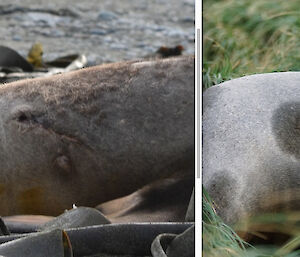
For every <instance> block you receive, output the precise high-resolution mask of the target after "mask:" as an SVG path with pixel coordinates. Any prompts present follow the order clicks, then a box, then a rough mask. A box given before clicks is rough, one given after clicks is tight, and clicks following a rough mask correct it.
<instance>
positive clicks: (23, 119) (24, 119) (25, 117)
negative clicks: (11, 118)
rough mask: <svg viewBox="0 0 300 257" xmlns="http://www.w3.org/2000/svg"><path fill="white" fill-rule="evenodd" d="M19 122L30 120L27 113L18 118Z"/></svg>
mask: <svg viewBox="0 0 300 257" xmlns="http://www.w3.org/2000/svg"><path fill="white" fill-rule="evenodd" d="M17 120H18V121H19V122H25V121H28V120H29V118H28V117H27V116H26V114H25V113H21V114H20V116H19V117H18V118H17Z"/></svg>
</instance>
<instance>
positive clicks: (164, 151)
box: [0, 57, 194, 216]
mask: <svg viewBox="0 0 300 257" xmlns="http://www.w3.org/2000/svg"><path fill="white" fill-rule="evenodd" d="M193 165H194V58H193V57H182V58H171V59H166V60H159V61H149V62H124V63H117V64H109V65H103V66H96V67H92V68H87V69H83V70H80V71H76V72H71V73H67V74H62V75H57V76H53V77H49V78H40V79H32V80H23V81H19V82H14V83H10V84H6V85H1V86H0V203H1V204H0V215H1V216H5V215H14V214H44V215H58V214H60V213H61V212H62V211H63V210H64V209H70V208H71V207H72V204H73V203H75V204H76V205H84V206H96V205H97V204H100V203H102V202H105V201H109V200H112V199H115V198H117V197H122V196H125V195H127V194H129V193H131V192H133V191H135V190H137V189H139V188H141V187H142V186H143V185H146V184H148V183H150V182H152V181H155V180H158V179H160V178H166V177H168V176H170V175H171V174H173V173H175V172H177V171H179V170H180V171H182V172H183V173H184V172H188V170H190V171H191V170H192V169H191V168H192V167H193Z"/></svg>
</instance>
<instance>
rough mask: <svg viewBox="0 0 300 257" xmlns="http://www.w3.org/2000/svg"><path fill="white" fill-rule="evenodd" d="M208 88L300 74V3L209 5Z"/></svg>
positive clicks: (247, 0)
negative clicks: (270, 74)
mask: <svg viewBox="0 0 300 257" xmlns="http://www.w3.org/2000/svg"><path fill="white" fill-rule="evenodd" d="M203 29H204V31H203V84H204V85H203V87H204V88H208V87H210V86H212V85H214V84H217V83H220V82H222V81H225V80H229V79H231V78H236V77H241V76H243V75H248V74H254V73H265V72H274V71H299V70H300V8H299V0H289V1H281V0H272V1H269V0H259V1H258V0H257V1H253V0H222V1H221V0H219V1H218V0H204V1H203Z"/></svg>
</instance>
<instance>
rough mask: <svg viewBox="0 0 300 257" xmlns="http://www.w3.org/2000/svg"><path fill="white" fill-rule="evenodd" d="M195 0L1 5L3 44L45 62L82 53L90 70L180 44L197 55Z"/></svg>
mask: <svg viewBox="0 0 300 257" xmlns="http://www.w3.org/2000/svg"><path fill="white" fill-rule="evenodd" d="M194 12H195V10H194V1H192V0H181V1H179V0H177V1H176V0H153V1H148V0H122V1H116V0H103V1H99V0H65V1H62V0H52V1H45V0H39V1H37V0H35V1H34V0H22V1H21V0H19V1H18V0H1V4H0V41H1V44H2V45H5V46H9V47H11V48H13V49H15V50H17V51H18V52H19V53H20V54H21V55H23V56H26V55H27V53H28V51H29V49H30V48H31V46H32V44H34V43H35V42H40V43H42V45H43V47H44V59H45V60H52V59H54V58H56V57H59V56H63V55H68V54H74V53H83V54H85V55H86V56H87V59H88V62H89V65H96V64H101V63H105V62H116V61H120V60H129V59H138V58H142V57H144V56H147V55H151V54H153V53H154V52H155V51H156V50H157V49H158V48H159V47H160V46H163V45H166V46H170V47H173V46H175V45H178V44H181V45H183V46H184V48H185V51H184V54H194Z"/></svg>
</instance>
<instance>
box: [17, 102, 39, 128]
mask: <svg viewBox="0 0 300 257" xmlns="http://www.w3.org/2000/svg"><path fill="white" fill-rule="evenodd" d="M35 114H37V113H36V112H34V111H33V110H32V109H31V108H30V107H29V106H17V107H16V108H15V109H14V110H13V112H12V120H13V121H16V122H18V123H22V124H29V123H30V124H32V123H36V122H37V120H36V116H35Z"/></svg>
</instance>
